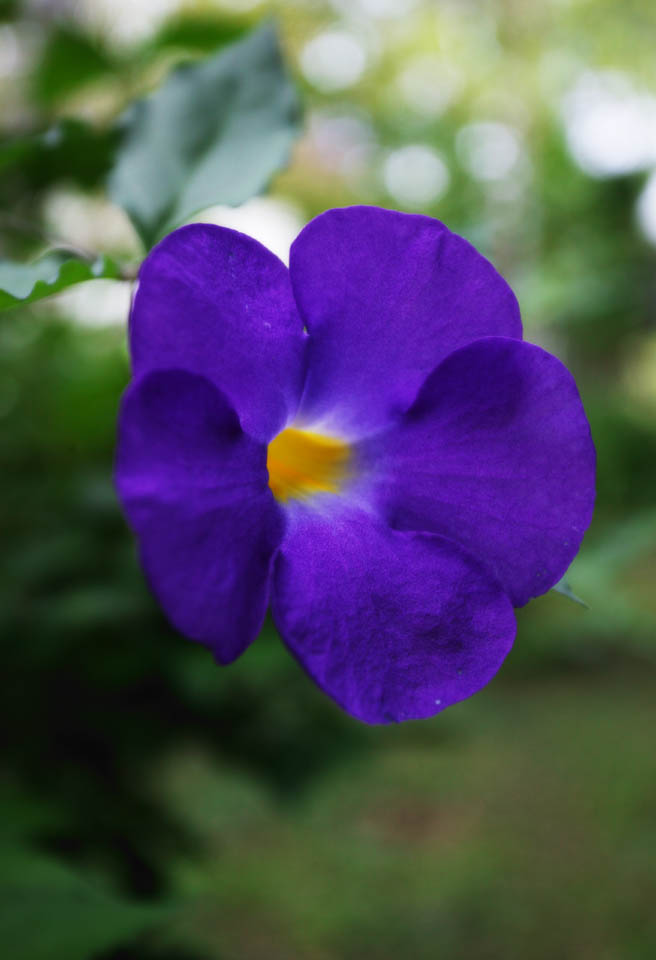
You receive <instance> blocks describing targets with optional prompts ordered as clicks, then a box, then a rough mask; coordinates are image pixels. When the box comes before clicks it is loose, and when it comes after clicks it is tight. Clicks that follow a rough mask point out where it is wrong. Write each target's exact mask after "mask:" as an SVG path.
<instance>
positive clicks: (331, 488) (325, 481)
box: [267, 427, 351, 501]
mask: <svg viewBox="0 0 656 960" xmlns="http://www.w3.org/2000/svg"><path fill="white" fill-rule="evenodd" d="M350 456H351V451H350V448H349V446H348V444H347V443H344V441H343V440H338V439H337V438H336V437H327V436H324V435H323V434H320V433H311V432H310V431H309V430H296V429H295V428H294V427H288V428H287V430H283V432H282V433H279V434H278V436H277V437H274V439H273V440H272V441H271V443H270V444H269V448H268V450H267V469H268V471H269V486H270V487H271V490H272V491H273V495H274V497H275V498H276V500H282V501H285V500H290V499H292V498H295V499H301V500H307V499H308V498H309V497H311V496H313V495H314V494H315V493H338V492H339V490H340V487H341V485H342V484H343V483H344V481H345V480H346V478H347V476H348V473H349V469H348V468H349V460H350Z"/></svg>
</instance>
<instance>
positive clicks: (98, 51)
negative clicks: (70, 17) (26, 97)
mask: <svg viewBox="0 0 656 960" xmlns="http://www.w3.org/2000/svg"><path fill="white" fill-rule="evenodd" d="M115 69H116V66H115V64H114V62H113V60H112V58H111V57H110V55H109V54H108V53H107V52H106V51H105V50H104V49H103V47H102V46H101V45H100V43H99V42H98V41H96V40H94V39H92V38H91V37H89V36H87V35H86V34H85V33H83V32H82V31H81V30H79V29H78V28H77V27H75V26H74V25H72V24H62V25H60V26H58V27H57V28H56V29H55V30H54V31H53V32H52V33H51V34H50V36H49V37H48V40H47V41H46V45H45V48H44V50H43V53H42V54H41V56H40V57H39V60H38V64H37V68H36V72H35V73H34V76H33V77H32V86H33V93H34V99H35V100H36V102H37V103H39V104H42V105H43V106H50V105H51V104H53V103H57V102H58V101H60V100H62V99H64V98H65V97H67V96H70V95H71V94H72V93H75V91H76V90H78V89H79V88H80V87H83V86H85V84H87V83H89V82H90V81H92V80H97V79H98V77H102V76H105V75H107V74H111V73H113V72H114V71H115Z"/></svg>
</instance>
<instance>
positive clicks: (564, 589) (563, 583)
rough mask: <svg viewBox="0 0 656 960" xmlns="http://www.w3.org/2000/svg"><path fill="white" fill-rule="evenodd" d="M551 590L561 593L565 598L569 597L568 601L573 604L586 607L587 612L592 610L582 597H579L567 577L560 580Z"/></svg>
mask: <svg viewBox="0 0 656 960" xmlns="http://www.w3.org/2000/svg"><path fill="white" fill-rule="evenodd" d="M551 589H552V590H553V591H555V593H560V594H561V595H562V596H563V597H567V599H568V600H571V601H572V603H578V604H579V605H580V606H581V607H585V608H586V610H589V609H590V608H589V605H588V604H587V603H586V602H585V600H581V598H580V597H577V595H576V594H575V593H574V591H573V590H572V588H571V587H570V585H569V582H568V580H567V579H566V578H565V577H563V578H562V579H561V580H559V581H558V583H557V584H556V585H555V586H553V587H552V588H551Z"/></svg>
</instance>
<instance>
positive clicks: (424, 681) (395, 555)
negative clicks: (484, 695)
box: [272, 498, 515, 723]
mask: <svg viewBox="0 0 656 960" xmlns="http://www.w3.org/2000/svg"><path fill="white" fill-rule="evenodd" d="M331 500H332V504H333V505H331ZM290 517H291V519H290V527H289V530H288V535H287V537H286V539H285V542H284V544H283V546H282V547H281V550H280V553H279V555H278V559H277V561H276V567H275V574H274V587H273V599H272V603H273V615H274V620H275V622H276V625H277V627H278V629H279V630H280V633H281V635H282V637H283V639H284V640H285V642H286V644H287V645H288V647H289V648H290V649H291V651H292V653H293V654H294V655H295V656H296V657H297V658H298V659H299V660H300V662H301V663H302V665H303V666H304V667H305V669H306V670H307V672H308V673H309V674H310V676H311V677H312V678H313V679H314V680H315V681H316V683H317V684H318V685H319V686H320V687H321V688H322V689H323V690H324V691H325V692H326V693H327V694H328V695H329V696H331V697H333V699H334V700H336V701H337V703H339V704H340V705H341V706H342V707H343V708H344V709H345V710H347V711H348V712H349V713H351V714H352V715H353V716H355V717H358V718H359V719H361V720H364V721H366V722H367V723H388V722H392V721H399V720H410V719H419V718H421V717H428V716H432V715H433V714H435V713H439V711H440V710H443V709H444V708H445V707H448V706H449V705H450V704H453V703H456V702H457V701H459V700H463V699H464V698H465V697H468V696H471V694H473V693H475V692H476V691H477V690H479V689H480V688H481V687H482V686H484V684H486V683H487V682H488V681H489V680H490V679H491V678H492V676H493V675H494V674H495V673H496V671H497V670H498V668H499V666H500V665H501V663H502V661H503V659H504V657H505V656H506V654H507V653H508V651H509V649H510V647H511V645H512V642H513V639H514V636H515V620H514V615H513V610H512V607H511V605H510V602H509V600H508V598H507V597H506V595H505V594H504V592H503V591H502V589H501V587H500V586H499V585H498V584H497V583H496V582H495V581H494V580H493V579H492V578H491V577H490V576H489V575H488V574H487V573H486V572H485V571H484V570H483V568H482V567H481V566H480V565H479V564H478V563H477V561H475V560H474V559H473V558H471V557H469V556H468V555H467V554H466V553H465V551H464V550H462V549H461V548H460V547H458V546H457V544H454V543H450V542H449V541H448V540H444V539H442V538H441V537H435V536H432V535H430V534H418V533H399V532H396V531H393V530H390V529H389V527H387V526H386V525H385V524H383V523H382V522H381V521H380V520H379V519H378V518H377V517H375V516H372V515H371V514H369V513H366V512H364V511H363V510H361V509H358V508H356V507H345V506H344V504H343V503H342V502H341V501H340V500H339V499H338V498H326V499H325V501H324V502H323V503H322V504H321V505H320V507H319V509H316V508H315V507H314V506H308V505H299V504H297V505H296V506H295V508H294V509H293V510H291V511H290Z"/></svg>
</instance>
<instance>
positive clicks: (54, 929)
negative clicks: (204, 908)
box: [0, 846, 171, 960]
mask: <svg viewBox="0 0 656 960" xmlns="http://www.w3.org/2000/svg"><path fill="white" fill-rule="evenodd" d="M0 874H1V876H2V880H1V881H0V942H1V943H2V945H3V951H4V952H5V954H6V956H8V957H11V958H12V960H52V958H53V957H66V960H89V957H90V956H92V955H95V954H96V953H98V952H100V951H105V950H108V949H109V948H110V947H114V946H117V945H119V944H121V943H125V942H127V941H130V940H133V939H134V938H135V937H136V936H138V935H139V934H141V933H143V932H144V931H145V930H147V929H148V928H151V927H153V926H154V925H156V924H157V923H160V922H161V921H162V920H163V919H165V918H166V917H167V915H168V913H169V911H170V909H171V908H169V907H153V906H144V905H141V904H133V903H129V902H126V901H123V900H119V899H117V898H115V897H112V896H109V895H107V894H105V893H104V892H102V891H101V890H98V889H96V888H95V887H94V886H92V885H91V884H90V883H88V882H87V881H86V880H85V879H84V878H83V877H82V876H80V875H79V874H77V873H76V872H74V871H73V870H71V869H69V868H68V867H66V866H64V865H63V864H60V863H58V862H57V861H55V860H52V859H49V858H47V857H44V856H41V855H39V854H35V853H33V852H32V851H30V850H28V849H27V848H23V847H19V846H15V847H5V848H3V849H1V850H0Z"/></svg>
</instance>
